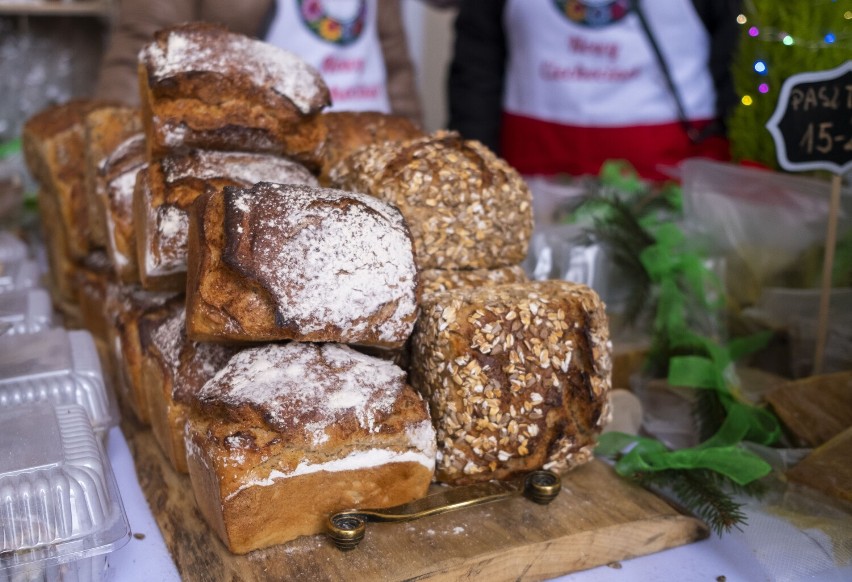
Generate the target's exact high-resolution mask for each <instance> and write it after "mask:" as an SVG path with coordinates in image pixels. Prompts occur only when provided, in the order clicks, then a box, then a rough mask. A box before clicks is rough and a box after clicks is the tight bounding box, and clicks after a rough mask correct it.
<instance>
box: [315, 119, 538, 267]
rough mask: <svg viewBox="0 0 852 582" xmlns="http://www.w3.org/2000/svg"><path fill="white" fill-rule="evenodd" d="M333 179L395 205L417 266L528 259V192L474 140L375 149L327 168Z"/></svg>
mask: <svg viewBox="0 0 852 582" xmlns="http://www.w3.org/2000/svg"><path fill="white" fill-rule="evenodd" d="M331 180H332V183H333V184H335V185H336V186H337V187H339V188H343V189H345V190H353V191H356V192H365V193H367V194H372V195H373V196H376V197H378V198H381V199H382V200H386V201H387V202H390V203H391V204H394V205H396V206H398V207H399V210H400V212H402V215H403V216H404V217H405V220H406V222H407V223H408V226H409V228H411V235H412V237H413V238H414V247H415V249H416V255H417V265H418V267H419V268H420V269H494V268H497V267H503V266H508V265H516V264H518V263H520V262H521V261H522V260H523V259H524V258H525V257H526V254H527V246H528V244H529V239H530V235H531V234H532V227H533V219H532V198H531V195H530V191H529V188H527V185H526V184H525V183H524V181H523V179H522V178H521V176H520V175H519V174H518V173H517V172H516V171H515V170H514V169H512V168H511V167H510V166H509V165H508V164H507V163H506V162H505V161H503V160H501V159H499V158H498V157H497V156H495V155H494V154H493V153H492V152H491V151H490V150H489V149H488V148H486V147H485V146H484V145H482V144H481V143H479V142H476V141H464V140H462V139H461V138H460V137H459V136H458V135H457V134H454V133H447V132H438V133H436V134H434V135H431V136H427V137H423V138H419V139H414V140H409V141H405V142H401V143H387V142H386V143H381V144H376V145H373V146H370V147H366V148H363V149H361V150H359V151H358V152H357V153H355V154H353V155H352V156H350V157H349V158H348V159H346V160H345V161H344V162H343V163H341V164H339V165H338V166H337V167H335V168H334V169H332V170H331Z"/></svg>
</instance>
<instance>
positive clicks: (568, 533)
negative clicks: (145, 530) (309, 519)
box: [123, 423, 708, 582]
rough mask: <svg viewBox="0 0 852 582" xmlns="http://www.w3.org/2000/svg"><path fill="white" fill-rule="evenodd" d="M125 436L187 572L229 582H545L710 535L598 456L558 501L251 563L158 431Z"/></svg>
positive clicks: (399, 528) (428, 521) (274, 551)
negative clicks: (224, 533) (223, 534)
mask: <svg viewBox="0 0 852 582" xmlns="http://www.w3.org/2000/svg"><path fill="white" fill-rule="evenodd" d="M123 429H124V433H125V435H126V436H127V441H128V444H129V446H130V450H131V452H132V454H133V457H134V461H135V464H136V470H137V474H138V476H139V481H140V485H141V487H142V490H143V492H144V493H145V496H146V498H147V500H148V504H149V505H150V507H151V510H152V513H153V515H154V518H155V519H156V521H157V523H158V525H159V527H160V530H161V532H162V534H163V538H164V539H165V542H166V546H167V547H168V549H169V551H170V553H171V555H172V558H173V559H174V561H175V564H176V565H177V569H178V571H179V572H180V574H181V577H182V578H183V579H184V580H187V581H194V580H198V581H220V580H228V581H231V580H246V581H253V580H290V579H293V580H370V581H376V580H426V579H429V580H459V579H474V580H476V579H482V580H488V581H489V582H491V581H500V580H541V579H546V578H552V577H556V576H559V575H562V574H566V573H569V572H575V571H578V570H583V569H587V568H592V567H595V566H599V565H602V564H608V563H611V562H615V561H618V560H624V559H628V558H632V557H635V556H641V555H645V554H650V553H653V552H658V551H660V550H664V549H667V548H671V547H675V546H679V545H683V544H687V543H690V542H693V541H696V540H699V539H703V538H705V537H707V535H708V530H707V528H706V526H705V525H704V524H703V523H702V522H701V521H699V520H698V519H695V518H694V517H690V516H686V515H683V514H681V513H680V512H679V511H677V510H676V509H674V508H673V507H671V506H670V505H669V504H667V503H666V502H665V501H663V500H662V499H660V498H659V497H657V496H655V495H653V494H652V493H649V492H648V491H646V490H644V489H642V488H640V487H637V486H635V485H633V484H631V483H628V482H627V481H625V480H624V479H621V478H620V477H618V476H617V475H616V474H615V473H614V472H613V471H612V470H611V469H610V468H609V467H608V466H607V465H605V464H603V463H601V462H599V461H595V462H592V463H590V464H588V465H585V466H583V467H581V468H579V469H577V470H575V471H572V472H570V473H568V474H567V475H565V476H564V478H563V490H562V492H561V494H560V495H559V496H558V497H557V498H556V500H555V501H553V502H552V503H551V504H550V505H547V506H539V505H536V504H534V503H532V502H530V501H527V500H526V499H524V498H521V497H518V498H512V499H509V500H505V501H500V502H496V503H491V504H488V505H482V506H478V507H473V508H468V509H464V510H461V511H456V512H453V513H447V514H443V515H437V516H432V517H429V518H423V519H420V520H417V521H412V522H407V523H399V524H369V525H368V529H367V535H366V538H365V539H364V541H363V542H362V543H361V545H360V546H358V548H356V549H355V550H353V551H350V552H346V553H344V552H341V551H339V550H338V549H337V548H336V547H334V545H333V544H332V543H331V542H330V541H329V540H327V539H326V538H325V537H324V536H321V535H318V536H310V537H303V538H299V539H297V540H294V541H292V542H290V543H287V544H283V545H280V546H275V547H272V548H269V549H265V550H259V551H255V552H252V553H249V554H246V555H243V556H237V555H234V554H231V553H230V552H228V550H227V549H226V548H225V547H224V545H222V543H221V542H220V541H219V539H218V538H217V537H216V535H215V534H214V533H213V532H212V531H211V530H210V529H209V528H208V527H207V525H206V523H205V522H204V520H203V519H202V517H201V514H200V513H199V512H198V510H197V508H196V505H195V500H194V498H193V493H192V488H191V486H190V483H189V478H188V477H187V476H186V475H181V474H178V473H176V472H174V471H173V470H172V468H171V466H170V465H169V464H168V461H167V460H166V459H165V457H164V456H163V455H162V453H161V452H160V450H159V448H158V446H157V444H156V441H155V439H154V437H153V435H152V433H151V432H150V430H148V429H141V428H139V427H132V426H128V424H127V423H125V425H124V427H123Z"/></svg>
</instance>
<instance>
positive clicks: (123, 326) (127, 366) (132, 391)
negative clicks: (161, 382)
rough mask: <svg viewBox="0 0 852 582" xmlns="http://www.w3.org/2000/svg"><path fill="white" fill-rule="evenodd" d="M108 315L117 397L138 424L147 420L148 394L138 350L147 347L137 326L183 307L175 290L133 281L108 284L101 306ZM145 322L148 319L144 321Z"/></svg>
mask: <svg viewBox="0 0 852 582" xmlns="http://www.w3.org/2000/svg"><path fill="white" fill-rule="evenodd" d="M105 308H106V310H107V314H108V315H109V316H110V323H111V327H110V344H111V345H112V346H113V349H114V354H115V362H116V368H117V370H118V371H117V375H118V386H117V388H118V390H117V392H118V395H119V397H120V398H119V401H120V403H121V404H122V405H123V408H124V410H129V411H130V413H132V415H133V416H134V417H135V418H136V419H137V420H138V421H139V422H141V423H142V424H146V425H147V424H149V422H150V420H149V414H148V410H149V408H148V394H147V392H146V391H145V390H144V386H143V384H142V354H143V353H144V352H145V350H146V349H147V346H146V345H145V343H144V342H143V337H142V335H141V334H140V326H144V325H149V324H151V323H150V322H153V321H158V320H162V319H165V318H166V317H168V316H169V315H170V314H172V313H174V312H175V311H176V310H179V309H182V308H183V298H182V297H181V296H180V295H178V294H175V293H153V292H148V291H144V290H142V289H141V288H140V287H138V286H136V285H132V286H129V285H117V286H115V287H110V289H109V291H108V297H107V302H106V306H105ZM146 322H148V323H146Z"/></svg>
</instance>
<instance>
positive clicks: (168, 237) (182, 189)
mask: <svg viewBox="0 0 852 582" xmlns="http://www.w3.org/2000/svg"><path fill="white" fill-rule="evenodd" d="M257 182H276V183H279V184H306V185H309V186H316V185H317V180H316V178H315V177H314V176H313V174H311V173H310V172H309V171H308V170H307V168H305V167H304V166H302V165H301V164H298V163H296V162H293V161H290V160H288V159H286V158H282V157H279V156H272V155H269V154H253V153H243V152H217V151H201V150H193V151H191V152H190V153H188V154H185V155H177V156H166V157H164V158H162V159H160V160H158V161H154V162H151V163H150V164H149V166H148V168H147V170H146V171H145V172H144V173H143V174H142V175H141V176H140V178H139V182H138V184H137V186H138V187H137V190H136V193H135V195H134V202H133V213H134V223H135V231H136V236H137V239H138V242H137V251H138V262H139V275H140V277H141V280H142V286H143V287H145V288H146V289H152V290H183V289H184V288H185V287H186V235H187V225H188V220H189V219H188V217H187V208H188V207H189V205H190V204H191V203H192V202H193V201H194V200H195V199H196V198H198V196H199V195H200V194H201V193H202V192H204V191H205V190H207V189H208V188H212V189H221V188H223V187H224V186H240V187H249V186H252V185H254V184H256V183H257Z"/></svg>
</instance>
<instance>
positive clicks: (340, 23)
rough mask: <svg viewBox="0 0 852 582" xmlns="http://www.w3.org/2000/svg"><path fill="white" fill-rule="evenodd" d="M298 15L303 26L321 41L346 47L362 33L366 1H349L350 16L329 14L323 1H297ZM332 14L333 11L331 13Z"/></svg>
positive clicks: (365, 16) (365, 14)
mask: <svg viewBox="0 0 852 582" xmlns="http://www.w3.org/2000/svg"><path fill="white" fill-rule="evenodd" d="M298 1H299V15H300V16H301V17H302V22H304V23H305V26H306V27H307V28H308V29H309V30H310V31H311V32H313V33H314V34H315V35H316V36H318V37H319V38H321V39H322V40H324V41H326V42H329V43H333V44H337V45H341V46H346V45H349V44H352V43H353V42H355V41H356V40H358V38H359V37H360V36H361V33H362V32H363V31H364V23H365V20H366V18H367V2H366V0H350V2H348V5H349V6H351V7H352V8H353V10H350V11H349V14H350V15H346V16H341V15H340V14H339V13H338V14H330V13H329V11H328V10H327V9H326V6H325V5H326V4H327V2H323V0H298ZM332 12H333V11H332Z"/></svg>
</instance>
